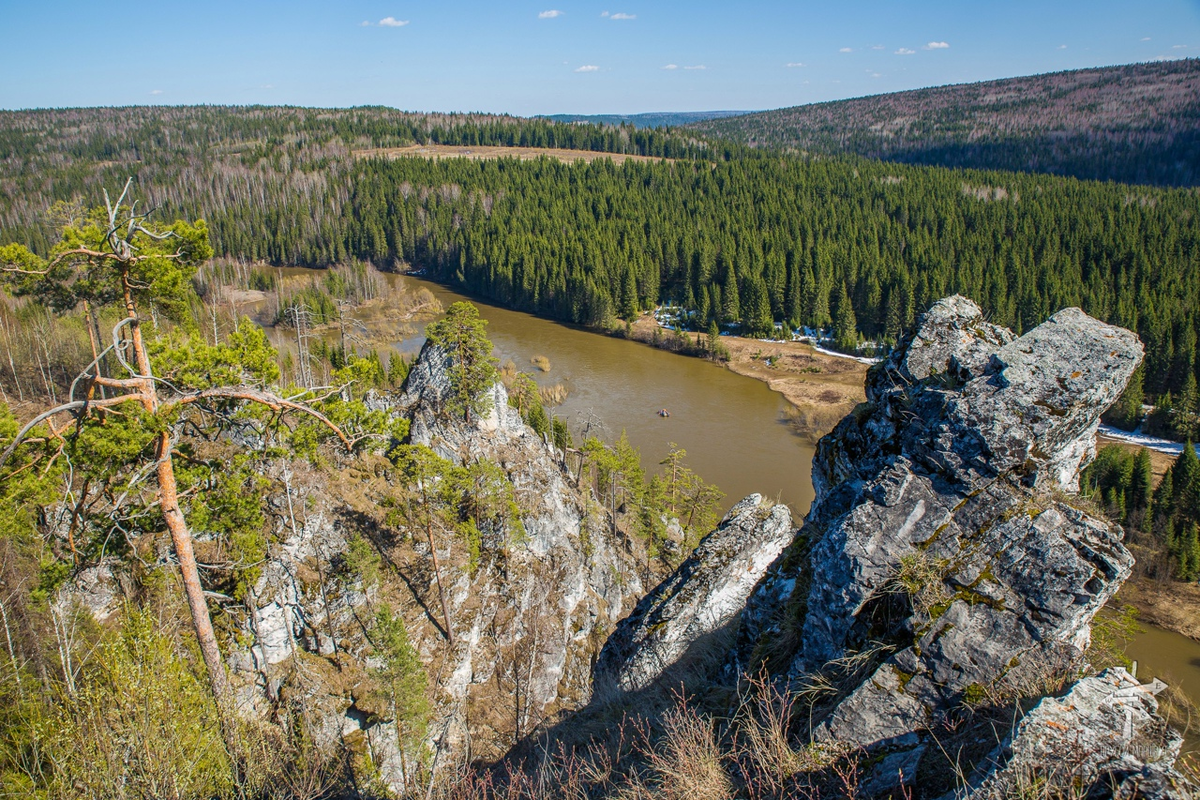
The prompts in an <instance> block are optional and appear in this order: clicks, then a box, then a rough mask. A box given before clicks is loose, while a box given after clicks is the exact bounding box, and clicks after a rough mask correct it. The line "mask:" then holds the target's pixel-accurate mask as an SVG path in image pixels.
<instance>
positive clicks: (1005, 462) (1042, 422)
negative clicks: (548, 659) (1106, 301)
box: [731, 297, 1142, 750]
mask: <svg viewBox="0 0 1200 800" xmlns="http://www.w3.org/2000/svg"><path fill="white" fill-rule="evenodd" d="M1141 357H1142V346H1141V344H1140V342H1139V341H1138V339H1137V337H1136V336H1134V335H1133V334H1132V333H1130V332H1128V331H1125V330H1122V329H1120V328H1116V327H1113V326H1110V325H1106V324H1104V323H1101V322H1099V321H1097V320H1095V319H1092V318H1091V317H1089V316H1087V315H1086V314H1084V313H1083V312H1081V311H1079V310H1078V309H1067V310H1064V311H1061V312H1059V313H1057V314H1055V315H1054V316H1052V317H1051V318H1050V319H1049V320H1047V321H1046V322H1045V323H1043V324H1042V325H1040V326H1038V327H1036V328H1034V329H1033V330H1031V331H1029V332H1027V333H1026V334H1025V335H1024V336H1021V337H1016V336H1014V335H1013V334H1012V332H1010V331H1008V330H1006V329H1004V328H1000V327H997V326H995V325H991V324H989V323H988V322H987V321H986V320H984V319H983V315H982V313H981V312H980V310H979V308H978V306H976V305H975V304H974V303H972V302H971V301H969V300H967V299H965V298H962V297H951V298H947V299H945V300H942V301H940V302H938V303H936V304H935V305H934V306H933V307H932V308H931V309H930V310H929V312H928V313H927V314H926V315H925V316H924V317H923V318H922V320H921V321H920V324H919V326H918V329H917V330H916V332H915V333H914V334H912V335H911V336H909V337H908V338H907V339H906V340H905V341H903V342H902V343H901V344H900V346H898V347H897V348H896V350H895V351H894V352H893V354H892V355H891V357H890V358H888V359H887V361H885V362H883V363H882V364H880V365H878V366H876V367H875V368H873V369H872V370H871V372H870V373H869V376H868V379H867V386H866V390H867V402H866V403H865V404H863V405H861V406H860V407H859V408H857V409H855V411H854V412H853V413H852V414H851V415H849V416H848V417H847V418H846V419H844V420H843V421H842V422H841V423H840V424H839V425H838V426H837V428H835V430H834V431H833V432H832V433H830V434H829V435H828V436H826V437H824V438H823V439H822V440H821V442H820V443H819V444H818V447H817V453H816V456H815V458H814V462H813V483H814V485H815V487H816V490H817V496H816V500H815V501H814V503H813V507H812V509H811V510H810V513H809V515H808V516H807V518H806V521H805V524H804V526H803V528H802V529H801V531H800V532H799V534H798V537H797V542H796V544H794V545H793V546H792V547H793V548H794V549H793V550H792V552H791V554H790V557H787V558H783V559H780V561H779V562H778V563H777V564H776V565H774V566H773V567H772V569H771V570H770V571H769V573H768V575H767V577H766V578H765V579H764V581H763V583H762V584H761V585H760V586H759V587H758V589H757V590H756V592H755V594H754V596H753V597H752V598H751V599H750V601H749V603H748V604H747V608H746V611H745V612H744V614H743V616H742V619H741V632H740V642H739V645H738V647H737V649H736V651H735V653H734V654H733V656H732V658H731V667H732V668H733V669H736V670H738V671H743V670H747V669H749V670H754V669H755V668H756V665H755V664H754V663H753V661H754V659H755V653H757V652H760V651H761V649H762V645H763V644H764V643H765V642H771V641H776V642H778V641H787V640H789V639H791V640H795V641H796V642H797V643H798V646H797V647H796V648H795V649H794V650H793V651H792V654H791V656H789V658H790V666H789V667H788V668H787V669H786V670H785V671H786V673H787V675H788V678H789V680H790V681H792V682H793V683H797V684H802V683H804V682H805V681H810V680H811V677H812V676H814V675H823V676H825V678H826V679H828V680H829V681H830V682H831V683H834V684H836V683H837V682H838V680H845V679H846V676H847V674H849V673H854V674H857V675H858V677H857V678H856V679H854V680H851V681H849V685H848V687H845V686H844V687H843V688H842V689H841V691H839V692H837V693H835V696H834V697H833V698H832V699H831V700H830V701H829V702H828V703H826V704H825V706H824V707H823V708H822V709H821V713H820V714H818V717H817V718H816V719H815V720H814V722H815V723H816V726H815V734H814V735H815V738H816V739H818V740H836V741H839V742H844V743H849V744H851V745H854V746H859V747H864V748H867V749H868V750H872V749H879V748H891V749H896V748H899V749H901V750H904V749H906V748H913V747H919V746H921V745H920V741H921V737H922V735H923V732H924V731H925V730H927V729H928V728H929V727H930V725H931V724H933V723H934V722H935V721H936V720H938V719H939V718H941V717H942V716H944V715H945V714H946V713H948V712H949V711H951V710H952V709H954V708H956V707H959V706H961V704H962V703H963V702H964V701H966V700H969V699H971V698H976V697H982V696H995V695H1002V694H1006V693H1007V694H1009V695H1010V696H1011V694H1012V693H1014V692H1016V693H1019V692H1020V690H1021V687H1022V686H1023V685H1032V684H1034V683H1036V682H1037V679H1038V676H1039V675H1040V674H1041V673H1043V672H1045V671H1047V670H1051V669H1053V668H1054V666H1055V665H1061V664H1063V663H1068V662H1070V661H1071V659H1072V658H1074V657H1077V655H1078V654H1079V652H1080V651H1081V650H1082V649H1083V648H1084V647H1086V645H1087V643H1088V641H1089V636H1090V623H1091V620H1092V618H1093V617H1094V616H1095V614H1096V613H1097V611H1099V609H1100V608H1101V607H1102V606H1103V605H1104V603H1105V602H1107V601H1108V600H1109V599H1110V598H1111V597H1112V595H1113V594H1114V593H1115V592H1116V590H1117V588H1119V586H1120V585H1121V583H1122V582H1124V580H1125V579H1126V578H1127V577H1128V576H1129V574H1130V570H1131V567H1132V564H1133V558H1132V556H1131V555H1130V553H1129V552H1128V550H1126V548H1125V547H1124V545H1123V544H1122V532H1121V530H1120V528H1119V527H1117V526H1115V525H1113V524H1112V523H1110V522H1108V521H1106V520H1104V519H1102V518H1099V517H1096V516H1093V515H1092V514H1090V513H1088V512H1087V511H1086V510H1081V508H1082V507H1081V506H1079V504H1077V503H1074V502H1073V500H1072V497H1071V494H1070V493H1071V492H1072V491H1073V490H1075V489H1076V488H1077V485H1078V484H1077V481H1078V472H1079V469H1080V468H1081V467H1082V466H1083V465H1085V464H1086V462H1087V461H1088V460H1090V458H1091V457H1092V454H1093V452H1094V447H1095V432H1096V429H1097V426H1098V423H1099V418H1100V414H1101V413H1102V412H1103V411H1104V410H1105V409H1106V408H1107V407H1108V406H1109V405H1110V404H1111V403H1112V402H1114V401H1115V400H1116V399H1117V397H1118V396H1119V395H1120V393H1121V392H1122V390H1123V389H1124V388H1125V384H1126V382H1127V381H1128V380H1129V377H1130V375H1131V374H1132V373H1133V370H1134V369H1135V368H1136V367H1137V365H1138V363H1139V362H1140V361H1141ZM800 553H803V554H804V555H802V556H800V557H797V555H798V554H800ZM796 634H798V635H796ZM776 657H778V656H777V654H776ZM848 665H853V667H852V669H851V667H849V666H848Z"/></svg>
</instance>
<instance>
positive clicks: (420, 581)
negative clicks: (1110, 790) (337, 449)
mask: <svg viewBox="0 0 1200 800" xmlns="http://www.w3.org/2000/svg"><path fill="white" fill-rule="evenodd" d="M448 363H449V362H448V357H447V356H446V355H445V354H444V353H443V352H442V351H440V350H438V349H437V348H433V347H428V346H427V347H426V348H425V349H424V350H423V351H422V353H421V355H420V357H419V359H418V361H417V363H416V364H415V365H414V367H413V369H412V372H411V373H410V375H409V379H408V381H407V383H406V386H405V390H404V392H403V393H402V394H401V395H400V396H399V397H396V398H392V399H377V400H376V403H377V405H378V406H379V407H381V408H386V409H389V410H390V411H391V413H393V414H402V415H404V416H406V417H407V418H408V419H409V420H410V423H411V427H410V430H411V434H410V436H411V441H412V443H413V444H420V445H426V446H428V447H429V448H431V449H432V450H433V451H434V452H436V453H438V454H439V455H440V456H442V457H443V458H446V459H448V460H449V461H451V462H452V463H454V464H458V465H464V464H468V463H475V462H478V461H481V460H484V461H488V462H491V463H494V464H496V465H499V467H500V468H501V469H502V470H503V473H504V476H505V478H506V479H507V480H508V481H509V482H510V483H511V485H512V487H513V491H514V499H515V501H516V505H517V508H518V509H519V520H520V525H521V530H520V532H519V535H518V534H517V533H516V532H515V531H505V530H497V529H495V528H489V529H488V530H487V531H485V532H484V535H483V538H484V541H483V542H482V553H481V554H480V557H479V558H478V563H477V564H476V565H475V567H474V568H473V569H472V567H471V565H470V564H469V563H468V560H469V554H468V552H467V547H466V545H465V544H464V542H463V541H462V540H461V539H459V538H457V536H456V535H455V533H454V531H452V530H451V531H440V530H439V531H438V532H437V535H436V537H435V546H436V547H437V548H438V554H437V555H438V559H439V562H440V566H441V578H442V581H443V582H444V583H445V585H446V595H447V604H448V615H449V618H450V624H451V627H452V628H453V633H454V641H453V645H451V644H450V643H449V641H448V637H447V635H446V632H445V631H444V630H443V629H442V627H443V621H442V616H441V610H440V607H439V604H438V589H437V585H436V580H437V575H435V574H434V571H433V568H432V559H431V553H430V552H429V548H428V545H427V544H426V543H425V539H424V537H423V534H421V532H420V531H415V530H409V529H408V528H407V527H406V525H405V523H404V522H403V521H397V520H396V519H394V518H389V517H388V515H387V513H386V512H387V510H388V509H387V505H388V504H389V503H391V502H393V501H391V500H389V498H390V497H392V496H393V492H394V490H395V488H396V483H397V480H398V479H397V477H396V476H394V475H393V474H392V469H391V465H390V464H388V463H387V462H386V461H385V460H384V459H376V460H375V461H374V462H372V463H371V464H369V465H366V466H364V465H360V466H359V467H358V468H357V469H353V470H351V472H350V473H348V474H343V475H341V476H338V477H335V478H333V479H331V477H330V475H329V474H328V473H327V472H321V471H314V470H311V469H306V468H303V467H300V466H295V465H293V466H294V469H295V473H296V474H291V472H289V474H287V475H284V476H281V481H282V482H284V483H286V485H287V486H289V487H291V488H290V490H289V493H288V494H287V496H285V497H283V498H273V499H272V503H273V505H274V506H275V509H276V512H277V516H278V518H279V520H280V522H281V530H280V533H279V538H280V539H281V540H282V541H281V544H280V546H278V547H277V548H275V549H274V550H273V552H272V554H271V557H270V559H269V560H268V562H267V563H266V564H265V565H264V568H263V570H262V575H261V577H260V578H259V580H258V582H257V583H256V584H255V586H254V587H253V590H252V592H251V598H250V601H249V602H248V606H249V613H248V614H246V616H245V622H244V625H243V629H242V631H241V634H240V638H241V640H242V641H244V642H247V643H249V646H248V647H244V648H240V649H235V650H234V651H233V652H231V653H230V654H229V658H228V660H229V662H230V664H231V665H232V666H233V668H234V672H235V676H238V677H239V683H240V685H241V686H242V689H241V699H242V703H243V708H246V709H250V708H257V709H259V712H260V713H261V714H263V715H269V714H272V713H275V711H274V710H275V709H277V708H278V707H279V705H280V703H281V701H282V702H286V701H288V700H289V699H290V700H293V701H295V703H297V704H299V706H301V707H303V709H304V713H305V715H306V716H307V718H308V720H309V726H310V728H311V729H312V730H314V731H315V732H316V738H317V740H318V744H322V745H326V746H329V747H333V746H335V745H336V744H338V743H339V742H341V741H348V742H350V743H351V745H354V743H355V742H359V741H361V742H362V743H363V745H364V746H365V745H366V744H368V743H369V745H370V747H369V750H370V752H371V754H372V759H373V761H374V763H375V766H376V767H377V768H378V769H379V771H380V773H381V775H382V777H383V778H384V780H385V782H386V783H389V784H391V785H392V786H393V787H399V786H400V785H401V784H402V782H403V779H404V776H403V764H404V763H405V760H406V759H405V755H407V759H408V760H409V761H410V762H411V761H412V760H413V759H414V756H415V758H416V760H417V761H420V760H422V759H425V760H426V761H427V763H428V762H429V758H428V754H427V753H426V752H417V753H415V754H414V753H408V754H402V753H401V748H400V746H399V742H398V739H397V735H396V731H395V729H394V727H393V726H392V725H391V723H390V720H389V718H388V715H387V713H386V711H385V709H383V708H382V707H381V706H380V704H379V702H378V700H377V699H375V698H374V696H373V692H372V682H371V679H370V677H369V668H370V667H371V666H372V665H373V664H374V660H373V656H372V652H373V650H372V642H371V641H370V635H369V629H370V623H371V620H372V618H373V616H374V614H375V613H376V611H377V609H378V608H379V607H381V604H382V603H384V602H387V603H388V604H389V605H390V606H392V607H395V608H397V609H398V611H399V612H400V613H401V616H402V617H403V618H404V620H405V624H406V627H407V629H408V635H409V637H410V639H411V640H412V641H413V643H414V645H415V646H416V647H417V649H418V651H419V654H420V656H421V660H422V661H423V662H424V664H425V669H426V672H427V673H428V675H429V682H430V685H431V692H432V697H433V701H434V713H433V718H432V721H431V724H430V726H429V729H428V731H429V732H428V740H427V744H426V745H425V746H423V747H421V748H419V749H420V750H424V748H425V747H427V748H428V753H432V754H433V755H432V759H433V760H435V761H436V762H437V763H439V764H443V763H461V762H462V761H463V760H464V759H468V758H475V759H479V758H482V759H488V758H497V757H499V756H500V755H502V754H503V753H504V752H505V751H506V750H508V749H509V748H510V747H511V746H512V745H513V744H514V743H515V742H516V741H518V740H519V739H520V738H521V737H523V736H525V735H526V734H527V733H529V732H530V731H532V730H534V729H535V728H536V727H537V726H538V725H539V724H541V723H542V722H543V721H545V720H547V719H550V718H553V717H554V716H555V715H556V714H558V713H559V712H561V711H563V710H569V709H572V708H576V707H578V706H581V705H583V704H585V703H586V702H587V701H588V699H589V697H590V694H591V681H590V669H591V664H592V661H593V659H594V658H595V655H596V653H597V651H598V650H599V647H600V645H601V644H602V643H603V641H604V638H605V637H606V636H607V635H608V633H609V632H610V631H611V630H612V628H613V626H614V625H615V624H616V621H617V620H618V619H620V618H621V617H622V616H624V615H625V613H626V612H627V611H628V610H629V609H630V608H631V607H632V605H633V604H634V603H635V602H636V601H637V599H638V598H640V597H641V595H642V594H643V593H644V590H643V587H642V584H641V582H640V579H639V575H640V574H641V571H640V570H639V569H638V566H639V565H640V564H641V563H642V562H644V553H642V552H641V551H640V550H639V546H638V544H637V543H636V542H634V541H631V540H628V539H627V538H626V537H625V536H623V535H622V534H620V533H619V532H617V531H616V530H615V529H614V526H612V525H611V524H610V522H609V520H608V519H607V517H605V516H604V512H603V509H601V508H599V507H598V506H597V505H596V504H595V503H591V504H589V502H588V501H587V499H586V498H585V497H584V496H583V495H581V494H580V492H579V491H578V490H577V489H576V488H575V487H574V486H573V485H572V484H571V482H570V476H569V473H568V471H567V470H566V469H565V468H564V466H563V464H562V463H561V458H562V454H561V453H560V452H557V451H555V449H554V448H553V447H552V446H551V445H549V444H547V443H546V442H544V441H543V440H542V438H541V437H539V436H538V435H537V434H535V433H534V432H533V431H532V430H531V429H530V428H529V427H528V426H527V425H526V424H525V423H524V422H523V421H522V420H521V417H520V415H519V414H518V413H517V411H516V410H515V409H513V408H511V407H510V406H509V405H508V398H507V394H506V392H505V389H504V387H503V386H502V385H500V384H496V385H495V386H493V387H492V388H491V389H490V390H489V392H488V395H489V398H490V401H491V411H490V413H489V414H488V415H486V416H484V417H482V418H478V417H476V418H472V419H471V420H470V421H464V420H463V419H462V417H461V415H451V414H447V413H445V410H444V408H443V400H444V398H445V396H446V394H447V392H448V391H449V378H448V376H447V372H446V369H447V366H448ZM292 468H293V467H292V466H289V468H288V469H289V470H291V469H292ZM353 537H365V538H366V539H367V540H368V541H370V542H371V544H372V546H373V547H374V548H375V549H376V550H377V552H378V553H379V554H380V555H381V556H382V559H383V569H382V572H383V579H382V580H381V581H380V582H379V583H378V584H377V585H370V586H367V585H364V582H363V580H362V579H361V578H359V577H358V576H355V575H352V574H349V573H347V571H346V570H345V569H344V565H345V562H346V558H347V552H348V550H349V547H350V540H351V538H353ZM504 542H507V543H508V544H503V543H504Z"/></svg>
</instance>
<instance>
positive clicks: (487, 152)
mask: <svg viewBox="0 0 1200 800" xmlns="http://www.w3.org/2000/svg"><path fill="white" fill-rule="evenodd" d="M376 156H385V157H387V158H399V157H401V156H424V157H425V158H471V159H484V158H505V157H509V158H519V159H520V160H522V161H531V160H533V159H535V158H538V157H540V156H550V157H551V158H557V159H558V160H559V161H562V162H564V163H567V164H570V163H572V162H575V161H587V162H589V163H590V162H592V161H595V160H596V159H598V158H608V159H612V161H613V163H615V164H621V163H624V162H625V161H630V160H633V161H663V160H664V159H660V158H652V157H650V156H633V155H625V154H624V153H601V152H597V151H594V150H564V149H561V148H556V147H498V146H493V145H450V144H411V145H408V146H406V147H375V148H371V149H369V150H355V151H354V157H355V158H374V157H376ZM665 160H669V159H665Z"/></svg>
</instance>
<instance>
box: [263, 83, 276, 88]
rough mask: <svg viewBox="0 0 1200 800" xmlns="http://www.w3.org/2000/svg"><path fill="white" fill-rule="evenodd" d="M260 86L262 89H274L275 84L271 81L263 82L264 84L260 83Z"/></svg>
mask: <svg viewBox="0 0 1200 800" xmlns="http://www.w3.org/2000/svg"><path fill="white" fill-rule="evenodd" d="M262 88H264V89H274V88H275V85H274V84H271V83H264V84H263V85H262Z"/></svg>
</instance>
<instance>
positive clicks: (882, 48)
mask: <svg viewBox="0 0 1200 800" xmlns="http://www.w3.org/2000/svg"><path fill="white" fill-rule="evenodd" d="M871 49H872V50H886V49H887V48H886V47H884V46H883V45H881V44H873V45H871Z"/></svg>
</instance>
